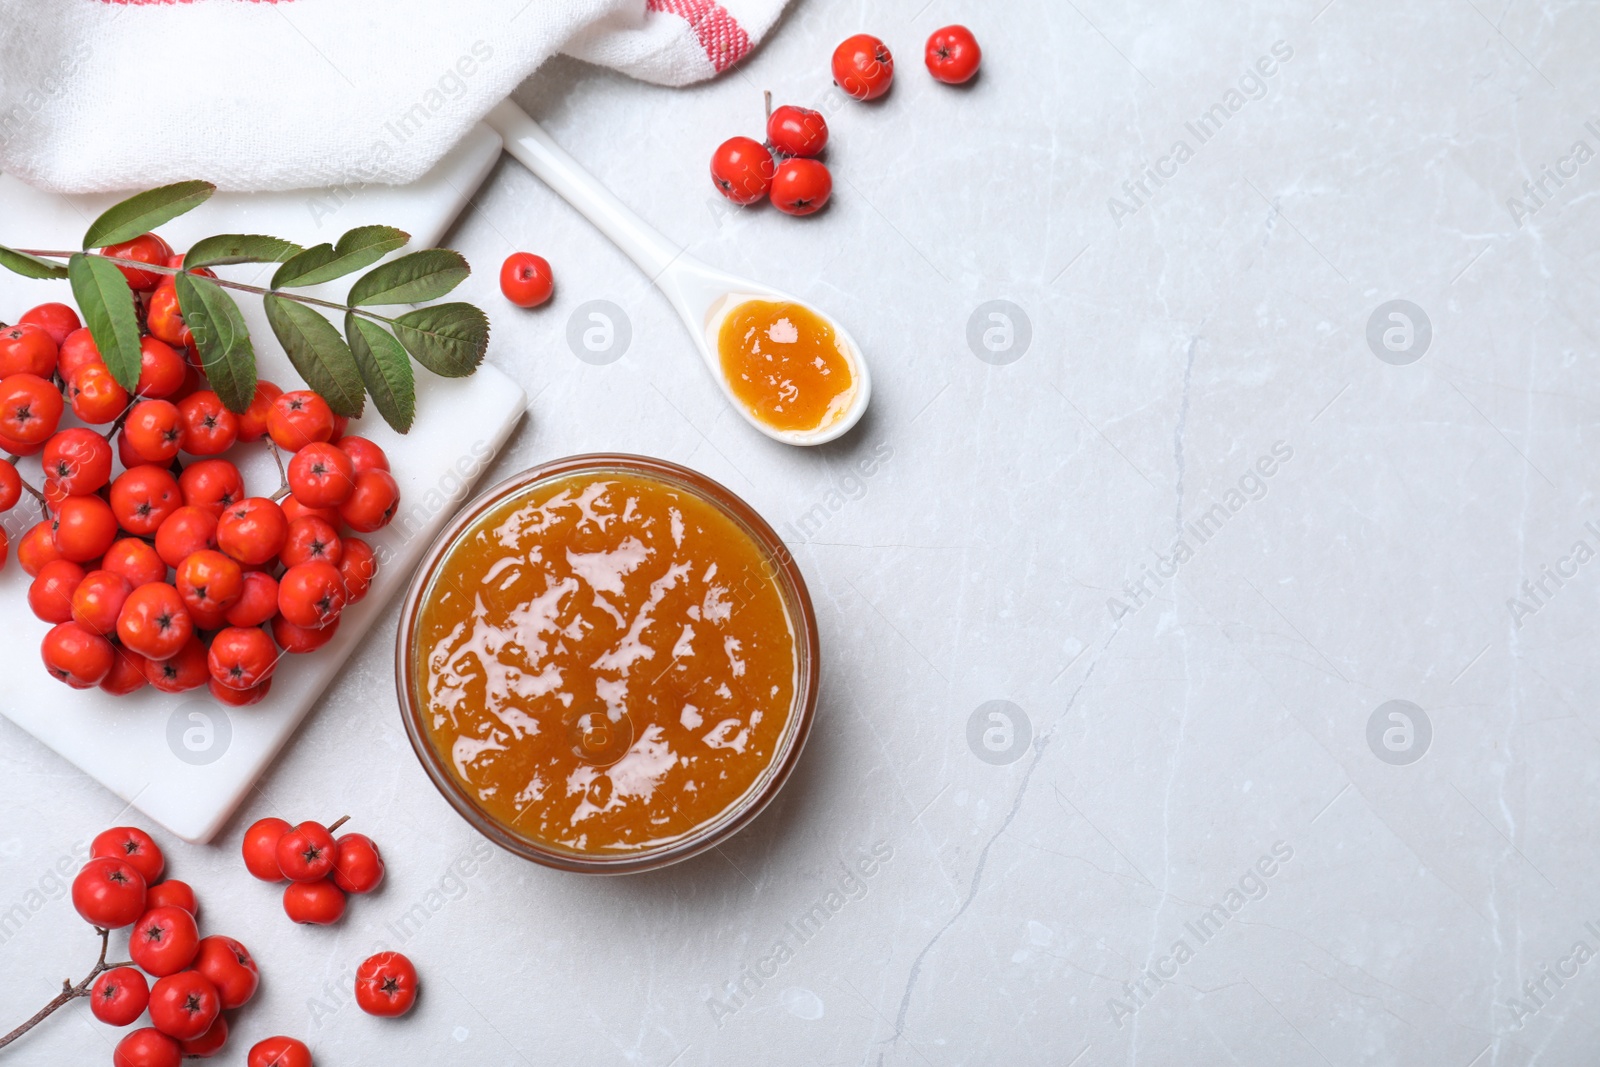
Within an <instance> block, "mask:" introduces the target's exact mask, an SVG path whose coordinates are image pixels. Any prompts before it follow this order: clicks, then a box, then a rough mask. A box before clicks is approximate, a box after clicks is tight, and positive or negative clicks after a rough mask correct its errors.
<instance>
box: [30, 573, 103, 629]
mask: <svg viewBox="0 0 1600 1067" xmlns="http://www.w3.org/2000/svg"><path fill="white" fill-rule="evenodd" d="M86 577H88V573H87V572H86V571H85V570H84V569H83V568H82V567H80V566H78V565H77V564H76V563H73V562H72V561H71V560H66V559H53V560H51V561H50V562H49V563H46V564H45V565H44V566H43V567H40V568H39V573H38V574H36V575H35V576H34V579H33V582H32V583H31V584H30V585H29V586H28V607H29V608H30V609H31V610H32V611H33V614H34V617H35V618H37V619H41V620H43V621H44V622H52V623H59V622H67V621H68V620H70V619H71V618H72V597H73V595H74V594H75V593H77V591H78V586H80V585H82V584H83V580H84V578H86Z"/></svg>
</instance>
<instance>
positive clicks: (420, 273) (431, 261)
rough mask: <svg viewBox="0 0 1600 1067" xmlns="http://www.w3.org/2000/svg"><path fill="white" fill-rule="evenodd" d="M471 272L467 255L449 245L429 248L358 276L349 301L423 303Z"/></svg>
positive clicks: (438, 296) (447, 290)
mask: <svg viewBox="0 0 1600 1067" xmlns="http://www.w3.org/2000/svg"><path fill="white" fill-rule="evenodd" d="M471 273H472V268H471V267H469V266H467V260H466V257H465V256H463V255H462V254H461V253H460V252H456V251H453V250H452V249H448V248H427V249H424V250H422V251H421V252H413V253H411V254H410V255H409V256H401V257H400V258H399V259H396V260H393V261H391V262H389V263H385V264H383V265H382V266H380V267H374V268H372V270H370V271H368V272H367V273H366V274H363V275H362V276H361V277H360V278H358V279H356V283H355V284H354V285H352V286H351V287H350V296H349V297H348V298H347V303H349V304H350V305H351V306H352V307H362V306H364V305H370V304H420V303H422V302H423V301H425V300H437V299H439V298H440V297H441V296H444V295H445V294H446V293H448V292H449V291H450V290H452V289H454V288H455V287H456V286H458V285H460V284H461V283H462V282H463V281H465V280H466V278H467V275H469V274H471Z"/></svg>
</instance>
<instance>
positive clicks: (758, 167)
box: [711, 137, 774, 204]
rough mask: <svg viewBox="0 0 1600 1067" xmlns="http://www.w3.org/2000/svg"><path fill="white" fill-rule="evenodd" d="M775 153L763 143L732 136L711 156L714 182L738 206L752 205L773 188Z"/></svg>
mask: <svg viewBox="0 0 1600 1067" xmlns="http://www.w3.org/2000/svg"><path fill="white" fill-rule="evenodd" d="M773 169H774V164H773V161H772V153H771V152H769V151H768V150H767V146H766V145H764V144H762V143H761V142H760V141H757V140H753V139H752V138H749V137H730V138H728V139H727V140H726V141H723V142H722V143H721V144H720V145H718V146H717V150H716V151H715V152H713V153H712V154H711V181H712V182H713V183H714V184H715V185H716V187H717V191H718V192H720V193H721V194H722V195H723V196H725V197H727V198H728V199H729V200H732V201H733V202H734V203H735V204H753V203H755V202H756V201H757V200H760V199H761V198H762V197H764V196H766V195H767V190H768V189H770V188H772V174H773Z"/></svg>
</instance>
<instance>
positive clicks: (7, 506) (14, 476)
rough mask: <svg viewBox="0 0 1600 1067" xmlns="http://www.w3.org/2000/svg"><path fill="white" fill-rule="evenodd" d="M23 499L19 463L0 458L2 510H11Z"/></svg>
mask: <svg viewBox="0 0 1600 1067" xmlns="http://www.w3.org/2000/svg"><path fill="white" fill-rule="evenodd" d="M47 447H48V446H47ZM21 499H22V475H21V474H19V473H17V465H16V464H15V463H12V462H11V461H10V460H9V459H0V511H10V510H11V509H12V508H14V507H16V506H17V501H19V500H21Z"/></svg>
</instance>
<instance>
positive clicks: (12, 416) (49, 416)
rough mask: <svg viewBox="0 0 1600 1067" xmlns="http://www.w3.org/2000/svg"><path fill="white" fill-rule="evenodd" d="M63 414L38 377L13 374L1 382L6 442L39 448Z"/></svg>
mask: <svg viewBox="0 0 1600 1067" xmlns="http://www.w3.org/2000/svg"><path fill="white" fill-rule="evenodd" d="M65 411H66V404H65V403H64V402H63V401H62V399H61V394H60V393H59V392H58V391H57V390H56V387H55V386H54V385H51V384H50V382H48V381H46V380H45V379H44V378H41V377H39V376H38V375H37V374H13V375H11V376H9V377H7V378H6V379H5V380H4V381H0V435H3V436H4V437H5V439H6V441H7V442H15V443H17V444H18V445H22V446H24V447H26V446H29V445H39V446H41V447H42V446H43V445H44V443H45V442H46V441H47V440H49V439H50V435H51V434H53V433H55V432H56V427H57V426H59V425H61V416H62V413H63V412H65ZM113 417H115V416H113ZM7 451H8V452H12V454H13V455H17V454H19V453H17V452H15V451H13V450H12V449H10V448H7Z"/></svg>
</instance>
